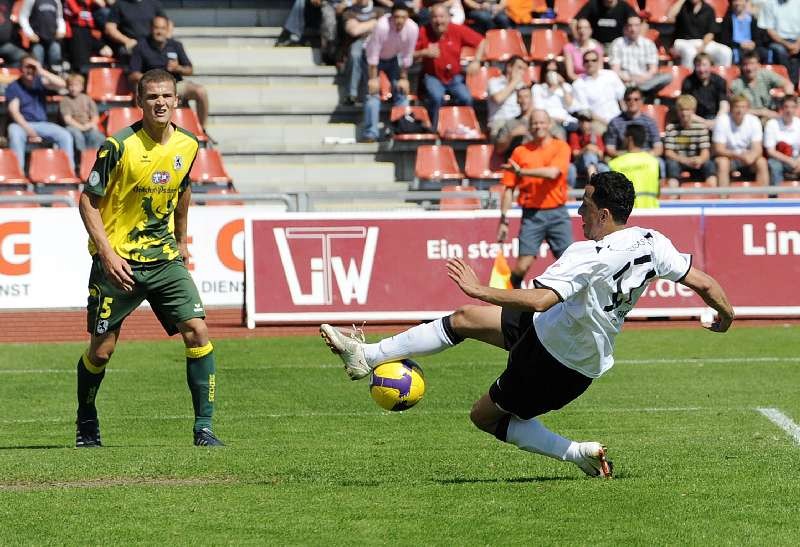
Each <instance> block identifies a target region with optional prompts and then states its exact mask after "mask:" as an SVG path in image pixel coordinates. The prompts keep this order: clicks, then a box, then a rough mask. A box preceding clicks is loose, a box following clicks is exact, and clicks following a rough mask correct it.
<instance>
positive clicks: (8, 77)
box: [0, 66, 21, 103]
mask: <svg viewBox="0 0 800 547" xmlns="http://www.w3.org/2000/svg"><path fill="white" fill-rule="evenodd" d="M20 74H21V71H20V69H18V68H9V67H6V66H3V67H0V83H2V84H3V85H6V86H8V85H9V84H10V83H11V82H13V81H14V80H16V79H17V78H19V75H20ZM4 102H6V96H5V93H0V103H4Z"/></svg>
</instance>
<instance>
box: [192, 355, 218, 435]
mask: <svg viewBox="0 0 800 547" xmlns="http://www.w3.org/2000/svg"><path fill="white" fill-rule="evenodd" d="M215 373H216V366H215V362H214V346H212V345H211V342H209V343H208V344H206V345H205V346H203V347H201V348H186V382H187V383H188V384H189V391H191V392H192V405H193V406H194V430H195V431H199V430H200V429H203V428H204V427H207V428H209V429H210V428H211V417H212V416H213V414H214V396H215V394H216V393H215V392H216V374H215Z"/></svg>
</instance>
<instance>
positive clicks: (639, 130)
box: [625, 123, 647, 148]
mask: <svg viewBox="0 0 800 547" xmlns="http://www.w3.org/2000/svg"><path fill="white" fill-rule="evenodd" d="M628 137H630V138H631V139H633V144H634V146H636V148H642V147H643V146H644V143H645V142H647V130H646V129H645V128H644V126H643V125H641V124H638V123H629V124H628V127H626V128H625V138H628Z"/></svg>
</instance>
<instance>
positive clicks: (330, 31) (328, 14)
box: [311, 0, 351, 65]
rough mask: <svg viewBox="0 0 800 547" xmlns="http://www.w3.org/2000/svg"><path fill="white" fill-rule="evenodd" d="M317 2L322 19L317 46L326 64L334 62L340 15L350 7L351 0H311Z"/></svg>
mask: <svg viewBox="0 0 800 547" xmlns="http://www.w3.org/2000/svg"><path fill="white" fill-rule="evenodd" d="M311 2H312V3H315V2H316V3H318V4H319V8H320V13H321V15H322V20H321V21H320V24H319V47H320V55H321V56H322V62H323V63H325V64H326V65H333V64H336V49H337V47H338V42H339V30H340V25H339V21H341V18H342V15H343V14H344V11H345V10H346V9H347V8H349V7H350V4H351V0H311Z"/></svg>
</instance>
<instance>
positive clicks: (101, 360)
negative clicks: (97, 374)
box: [86, 348, 114, 367]
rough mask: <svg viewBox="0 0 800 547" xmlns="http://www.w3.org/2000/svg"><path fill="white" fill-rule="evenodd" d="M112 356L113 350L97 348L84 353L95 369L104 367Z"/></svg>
mask: <svg viewBox="0 0 800 547" xmlns="http://www.w3.org/2000/svg"><path fill="white" fill-rule="evenodd" d="M113 354H114V348H97V349H94V350H92V349H90V350H89V351H88V352H86V355H87V357H89V361H91V363H92V364H93V365H94V366H96V367H102V366H105V365H106V364H107V363H108V362H109V361H110V360H111V356H112V355H113Z"/></svg>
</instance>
